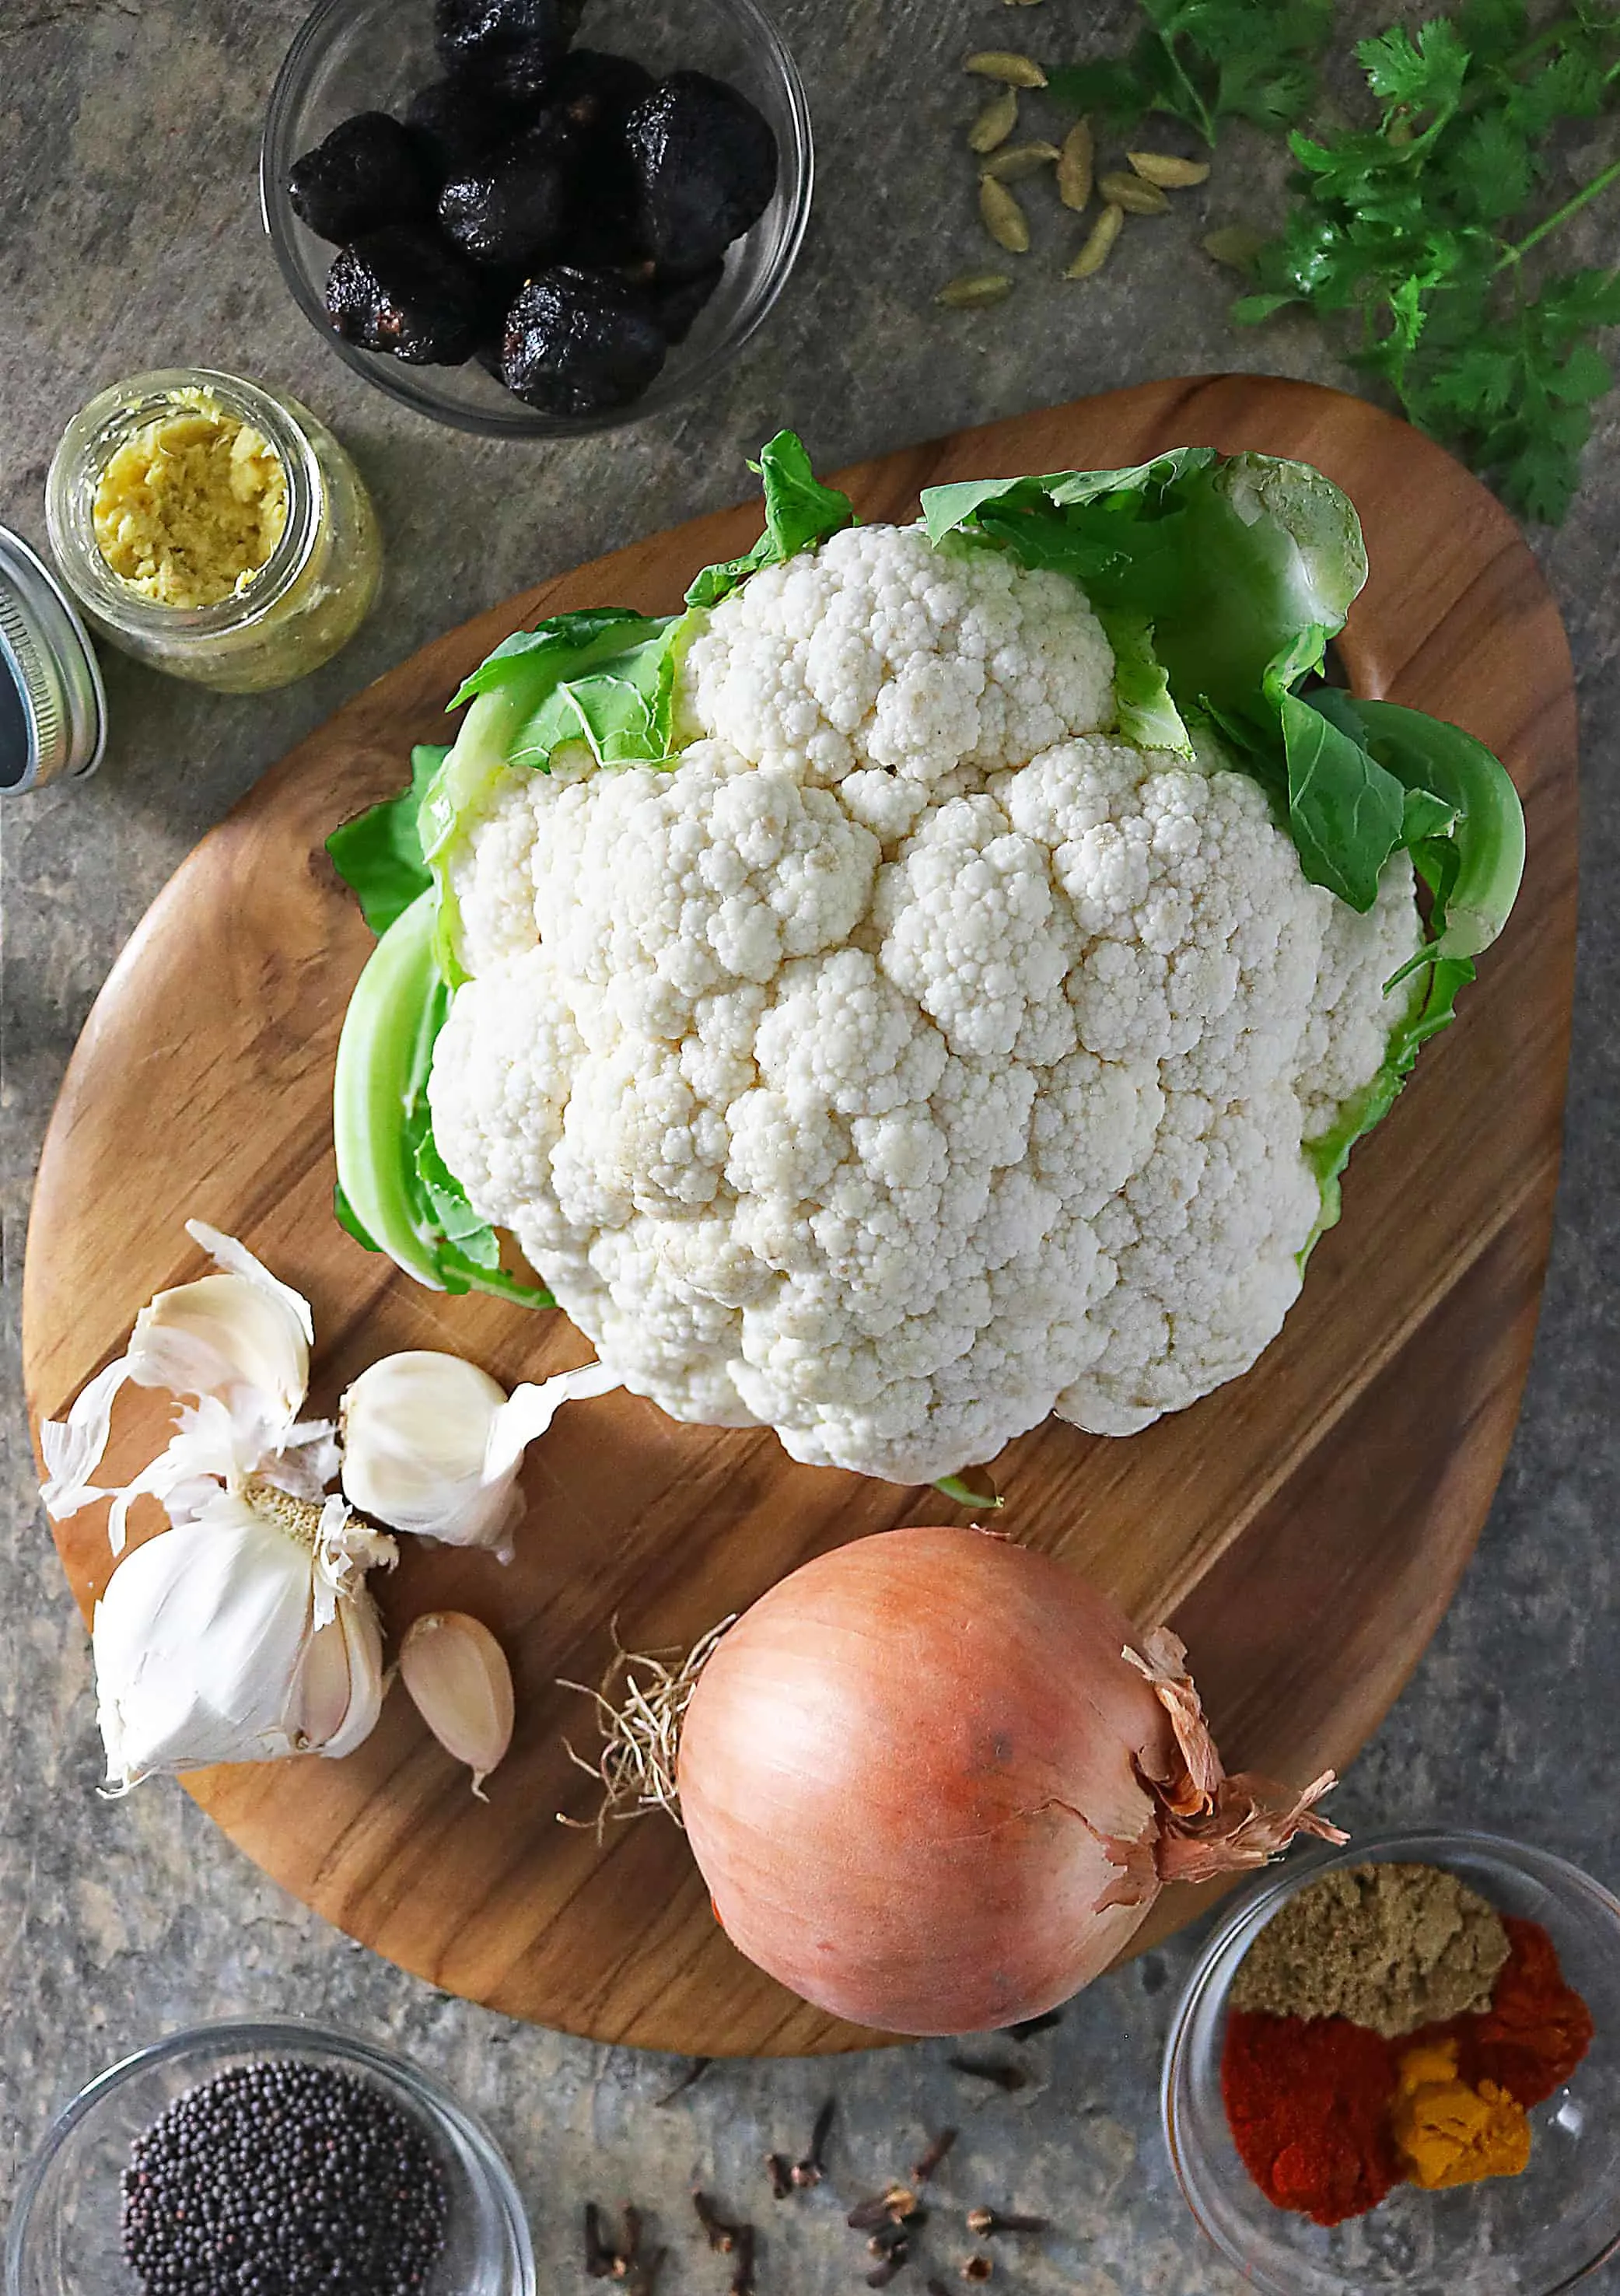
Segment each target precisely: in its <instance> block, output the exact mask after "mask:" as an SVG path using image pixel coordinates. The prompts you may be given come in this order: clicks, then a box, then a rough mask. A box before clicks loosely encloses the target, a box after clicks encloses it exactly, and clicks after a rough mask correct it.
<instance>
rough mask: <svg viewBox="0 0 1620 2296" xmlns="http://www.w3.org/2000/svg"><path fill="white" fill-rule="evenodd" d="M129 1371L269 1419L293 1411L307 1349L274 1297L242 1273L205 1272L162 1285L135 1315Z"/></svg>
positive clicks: (288, 1416) (305, 1378) (150, 1383)
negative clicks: (240, 1406) (173, 1286)
mask: <svg viewBox="0 0 1620 2296" xmlns="http://www.w3.org/2000/svg"><path fill="white" fill-rule="evenodd" d="M129 1376H130V1378H131V1379H132V1380H133V1381H134V1382H135V1385H136V1386H137V1387H166V1388H168V1390H169V1392H170V1394H171V1395H197V1396H201V1395H216V1396H218V1397H220V1398H222V1399H224V1400H228V1401H240V1402H241V1404H244V1405H246V1406H249V1407H250V1408H252V1409H254V1410H256V1411H257V1413H258V1415H259V1416H261V1417H262V1418H263V1419H265V1420H266V1422H269V1423H280V1424H283V1425H284V1424H285V1423H287V1422H289V1421H290V1420H292V1419H295V1418H296V1417H297V1416H298V1412H299V1405H300V1404H301V1403H302V1402H303V1400H304V1390H305V1389H306V1388H307V1386H308V1384H309V1348H308V1343H307V1341H306V1340H305V1338H304V1334H303V1333H302V1332H301V1331H300V1330H299V1326H298V1324H296V1323H295V1322H293V1321H292V1320H291V1319H290V1317H289V1316H288V1314H287V1312H286V1310H285V1309H284V1308H282V1306H281V1304H280V1303H279V1301H277V1300H272V1299H270V1298H268V1297H267V1296H266V1294H265V1293H264V1292H261V1291H259V1290H258V1287H257V1286H256V1285H254V1284H252V1283H246V1282H244V1280H243V1279H242V1277H241V1276H240V1275H203V1276H200V1277H199V1278H198V1280H197V1282H196V1283H182V1284H179V1285H177V1286H176V1289H175V1290H174V1291H172V1292H159V1293H158V1295H157V1298H156V1299H155V1300H151V1302H150V1304H149V1305H148V1306H146V1307H144V1308H142V1310H141V1312H140V1314H139V1315H138V1316H136V1317H135V1333H134V1335H133V1337H132V1338H131V1340H130V1342H129Z"/></svg>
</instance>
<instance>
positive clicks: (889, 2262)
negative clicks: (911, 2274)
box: [866, 2250, 911, 2288]
mask: <svg viewBox="0 0 1620 2296" xmlns="http://www.w3.org/2000/svg"><path fill="white" fill-rule="evenodd" d="M910 2254H911V2252H910V2251H909V2250H897V2251H891V2253H890V2254H889V2255H888V2256H886V2257H885V2258H884V2259H883V2261H882V2263H881V2264H875V2265H873V2267H872V2268H871V2271H870V2272H869V2273H868V2274H867V2276H866V2285H867V2286H868V2287H869V2288H887V2287H888V2284H889V2282H890V2281H891V2280H897V2279H898V2278H899V2276H900V2275H901V2274H902V2273H903V2272H904V2269H905V2267H906V2265H907V2263H908V2262H909V2261H910Z"/></svg>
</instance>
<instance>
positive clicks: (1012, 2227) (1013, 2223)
mask: <svg viewBox="0 0 1620 2296" xmlns="http://www.w3.org/2000/svg"><path fill="white" fill-rule="evenodd" d="M1046 2228H1047V2226H1046V2218H1044V2217H1028V2216H1019V2215H1016V2214H1014V2213H1012V2212H1011V2211H1010V2210H1004V2209H970V2210H968V2230H969V2231H970V2233H972V2234H973V2235H974V2236H975V2238H976V2239H978V2240H986V2239H987V2238H988V2237H989V2235H991V2234H992V2233H997V2232H1044V2231H1045V2230H1046Z"/></svg>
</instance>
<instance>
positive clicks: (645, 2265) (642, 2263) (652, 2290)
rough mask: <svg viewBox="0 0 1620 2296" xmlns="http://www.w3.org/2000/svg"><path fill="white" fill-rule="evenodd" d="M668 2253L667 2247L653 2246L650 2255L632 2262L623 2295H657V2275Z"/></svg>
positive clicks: (662, 2267)
mask: <svg viewBox="0 0 1620 2296" xmlns="http://www.w3.org/2000/svg"><path fill="white" fill-rule="evenodd" d="M668 2253H669V2251H668V2250H667V2248H655V2249H654V2250H653V2251H652V2254H651V2255H650V2256H647V2257H642V2259H640V2260H639V2261H638V2262H636V2263H634V2264H632V2266H631V2267H630V2270H629V2274H628V2276H627V2277H626V2281H625V2296H657V2292H658V2284H659V2273H660V2272H662V2270H663V2269H664V2259H665V2258H666V2257H667V2255H668Z"/></svg>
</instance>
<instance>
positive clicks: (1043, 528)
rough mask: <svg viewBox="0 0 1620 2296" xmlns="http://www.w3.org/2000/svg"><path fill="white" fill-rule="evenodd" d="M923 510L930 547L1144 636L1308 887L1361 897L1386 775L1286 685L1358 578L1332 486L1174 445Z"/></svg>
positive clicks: (972, 490) (1312, 661) (1143, 734)
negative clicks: (1253, 785)
mask: <svg viewBox="0 0 1620 2296" xmlns="http://www.w3.org/2000/svg"><path fill="white" fill-rule="evenodd" d="M922 507H923V516H924V521H925V523H926V525H927V528H928V531H929V537H930V538H931V539H933V540H934V541H935V542H936V543H937V542H939V541H942V540H943V539H944V537H945V536H946V535H948V534H953V533H965V534H967V535H969V536H970V537H974V536H977V537H980V538H981V539H982V540H984V541H986V542H988V543H991V544H993V545H994V546H995V547H997V548H998V549H1002V550H1007V551H1010V553H1012V554H1013V555H1014V556H1015V557H1017V558H1018V559H1019V562H1021V563H1022V564H1024V565H1026V566H1044V567H1051V568H1055V569H1056V570H1059V571H1060V572H1066V573H1068V574H1069V575H1070V576H1071V577H1072V578H1073V579H1074V580H1075V581H1076V582H1077V583H1078V584H1079V585H1080V586H1081V587H1082V588H1083V589H1084V592H1085V594H1086V595H1087V597H1088V598H1089V599H1090V600H1091V602H1092V606H1093V607H1094V608H1095V610H1096V611H1097V613H1098V615H1099V617H1100V619H1102V621H1103V625H1104V627H1105V628H1107V629H1108V630H1109V635H1110V637H1112V636H1113V634H1114V631H1115V629H1116V628H1118V629H1120V630H1121V631H1122V632H1130V631H1134V632H1137V633H1141V632H1144V631H1145V633H1146V642H1147V644H1148V645H1149V646H1150V649H1151V658H1152V660H1153V661H1154V662H1155V663H1156V664H1157V666H1158V668H1160V669H1161V670H1162V672H1163V676H1164V693H1163V703H1164V704H1167V705H1169V706H1170V707H1171V708H1173V709H1174V711H1175V712H1176V713H1177V716H1178V718H1179V719H1180V720H1182V721H1185V720H1187V719H1188V718H1190V717H1202V718H1204V719H1206V720H1207V721H1209V722H1211V723H1213V724H1215V726H1217V727H1218V728H1219V729H1220V730H1221V731H1222V732H1223V734H1225V735H1226V736H1227V738H1228V741H1229V743H1230V745H1231V747H1233V748H1234V750H1236V752H1237V755H1238V758H1239V760H1240V762H1241V763H1242V764H1243V766H1244V767H1245V768H1246V769H1247V770H1248V771H1250V772H1252V773H1254V775H1255V777H1256V779H1257V780H1258V781H1259V782H1260V783H1262V785H1263V787H1264V788H1265V789H1266V791H1267V792H1268V794H1269V795H1271V796H1272V800H1273V803H1276V804H1278V806H1279V810H1280V814H1281V816H1282V817H1283V819H1284V820H1285V821H1286V823H1287V824H1288V827H1289V833H1290V835H1291V836H1292V838H1293V840H1294V843H1295V845H1296V846H1297V849H1298V852H1299V857H1300V864H1301V866H1302V867H1303V868H1304V870H1305V875H1306V876H1307V877H1308V878H1310V879H1311V881H1313V883H1315V884H1319V885H1325V886H1327V887H1328V889H1329V890H1330V891H1331V892H1333V893H1336V894H1337V895H1338V898H1340V899H1341V900H1345V901H1347V902H1349V904H1350V906H1352V907H1353V908H1355V909H1360V910H1362V911H1365V910H1367V909H1370V907H1371V906H1372V904H1373V902H1374V900H1375V899H1376V898H1377V897H1378V883H1379V874H1380V873H1381V871H1382V869H1383V867H1384V865H1385V863H1386V862H1387V860H1388V858H1389V857H1390V855H1391V853H1393V852H1394V851H1395V849H1396V848H1397V847H1398V846H1399V844H1400V843H1401V826H1402V817H1403V799H1402V791H1401V788H1400V785H1399V783H1397V782H1396V780H1395V777H1394V776H1393V775H1390V774H1388V773H1387V772H1386V771H1385V770H1384V768H1383V767H1380V766H1379V764H1378V763H1377V761H1376V760H1375V759H1373V758H1371V757H1370V755H1369V754H1368V752H1367V751H1366V750H1365V749H1364V747H1362V745H1361V744H1360V743H1359V742H1357V741H1356V740H1355V739H1354V736H1352V735H1349V734H1345V733H1343V732H1342V731H1341V730H1340V729H1339V728H1338V726H1334V725H1333V724H1332V723H1331V722H1330V721H1327V720H1324V719H1322V718H1321V717H1319V716H1318V715H1317V713H1316V712H1314V711H1313V710H1312V709H1309V708H1308V707H1307V706H1306V705H1305V703H1304V702H1303V701H1300V700H1299V698H1298V696H1297V693H1296V691H1295V689H1296V688H1297V685H1299V684H1300V682H1301V681H1302V680H1303V679H1304V678H1305V676H1307V675H1308V674H1309V673H1310V672H1312V671H1313V670H1315V669H1318V668H1320V667H1321V662H1322V660H1323V658H1324V655H1325V653H1326V650H1327V645H1328V641H1329V639H1330V638H1331V637H1333V636H1335V635H1337V633H1338V631H1339V630H1340V629H1342V628H1343V627H1344V623H1345V617H1346V614H1347V613H1348V612H1349V610H1350V607H1351V604H1352V603H1353V602H1354V598H1355V596H1356V594H1357V593H1358V591H1359V590H1360V589H1361V586H1362V583H1363V582H1364V581H1365V580H1366V578H1367V554H1366V551H1365V549H1364V547H1363V545H1362V533H1361V525H1360V522H1359V521H1358V520H1357V518H1356V515H1355V512H1354V509H1353V507H1352V506H1351V504H1350V503H1349V501H1348V500H1347V498H1346V496H1344V495H1343V494H1342V493H1341V492H1340V491H1339V489H1338V488H1337V487H1336V486H1334V485H1333V483H1332V481H1331V480H1329V479H1325V478H1324V477H1323V476H1322V474H1321V471H1315V470H1313V469H1311V468H1310V466H1309V465H1308V464H1306V463H1291V462H1285V461H1282V460H1280V458H1278V457H1277V456H1275V455H1230V456H1224V457H1223V456H1222V455H1217V454H1216V453H1215V449H1214V448H1213V447H1176V448H1174V450H1173V451H1172V452H1170V453H1169V454H1166V455H1157V456H1156V457H1155V458H1154V460H1153V461H1152V462H1150V463H1137V464H1135V465H1133V466H1132V467H1130V468H1128V469H1125V470H1117V471H1060V472H1055V473H1053V474H1052V475H1051V476H1049V477H1046V478H1043V479H1008V480H994V479H981V480H970V481H969V482H967V483H966V484H962V485H957V486H950V487H934V488H929V490H928V492H927V493H926V494H925V495H924V496H923V498H922ZM1125 670H1126V679H1125V685H1124V686H1123V687H1122V689H1121V696H1120V700H1121V717H1120V723H1121V728H1122V730H1123V731H1125V733H1127V734H1130V735H1131V737H1132V738H1133V740H1144V739H1150V738H1152V735H1151V733H1150V724H1151V720H1150V719H1149V721H1148V723H1147V724H1146V725H1144V723H1143V720H1142V718H1141V717H1140V716H1139V715H1137V714H1136V712H1137V709H1138V708H1139V702H1138V695H1137V692H1136V685H1135V681H1136V680H1138V679H1139V678H1140V658H1138V660H1137V662H1136V663H1134V664H1133V659H1132V656H1131V654H1130V653H1129V652H1127V654H1126V656H1125ZM1127 710H1129V711H1130V712H1131V714H1130V715H1127ZM1184 738H1185V737H1184V736H1183V741H1184ZM1161 739H1162V736H1161ZM1165 746H1168V747H1181V746H1182V743H1180V742H1174V741H1171V742H1167V743H1166V744H1165Z"/></svg>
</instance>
